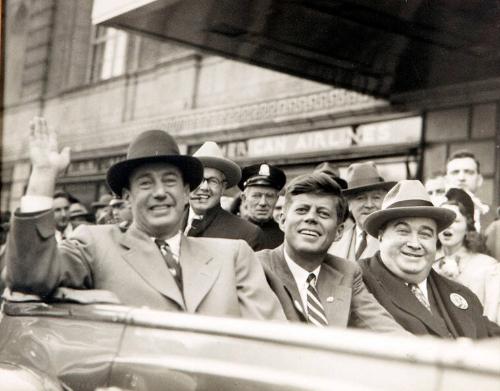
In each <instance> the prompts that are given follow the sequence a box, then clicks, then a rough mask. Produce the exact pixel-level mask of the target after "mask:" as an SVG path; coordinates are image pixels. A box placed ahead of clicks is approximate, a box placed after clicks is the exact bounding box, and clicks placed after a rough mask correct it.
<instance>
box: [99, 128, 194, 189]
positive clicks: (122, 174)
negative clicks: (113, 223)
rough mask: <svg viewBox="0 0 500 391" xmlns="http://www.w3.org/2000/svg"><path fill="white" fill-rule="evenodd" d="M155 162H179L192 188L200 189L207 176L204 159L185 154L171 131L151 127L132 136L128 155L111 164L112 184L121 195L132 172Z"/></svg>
mask: <svg viewBox="0 0 500 391" xmlns="http://www.w3.org/2000/svg"><path fill="white" fill-rule="evenodd" d="M155 162H164V163H168V164H171V165H173V166H176V167H177V168H178V169H179V170H180V171H181V173H182V176H183V178H184V181H185V182H186V183H188V184H189V188H190V189H191V190H194V189H196V188H197V187H198V185H199V184H200V183H201V180H202V179H203V165H202V164H201V162H200V161H199V160H198V159H196V158H195V157H192V156H188V155H181V154H180V152H179V147H178V146H177V143H176V142H175V140H174V138H173V137H172V136H171V135H170V134H168V133H167V132H165V131H163V130H147V131H145V132H143V133H141V134H139V135H138V136H137V137H136V138H135V139H134V140H132V142H131V143H130V146H129V148H128V151H127V158H126V159H125V160H123V161H121V162H118V163H116V164H114V165H112V166H111V167H110V168H109V170H108V173H107V176H106V180H107V182H108V185H109V187H110V188H111V190H113V192H114V193H116V194H117V195H118V196H120V197H121V195H122V190H123V188H126V187H128V186H129V182H128V179H129V175H130V174H131V172H132V171H133V170H134V169H135V168H137V167H139V166H141V165H143V164H145V163H155Z"/></svg>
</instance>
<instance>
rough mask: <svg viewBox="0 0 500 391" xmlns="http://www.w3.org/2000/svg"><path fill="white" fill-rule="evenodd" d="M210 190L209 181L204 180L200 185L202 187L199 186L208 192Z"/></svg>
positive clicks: (199, 187)
mask: <svg viewBox="0 0 500 391" xmlns="http://www.w3.org/2000/svg"><path fill="white" fill-rule="evenodd" d="M208 188H209V186H208V181H207V180H206V179H203V180H202V181H201V183H200V186H198V189H203V190H207V189H208Z"/></svg>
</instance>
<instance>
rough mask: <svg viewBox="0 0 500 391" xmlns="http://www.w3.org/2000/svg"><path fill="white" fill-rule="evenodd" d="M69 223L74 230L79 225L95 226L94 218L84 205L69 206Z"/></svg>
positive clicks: (77, 203) (74, 204) (76, 203)
mask: <svg viewBox="0 0 500 391" xmlns="http://www.w3.org/2000/svg"><path fill="white" fill-rule="evenodd" d="M69 222H70V224H71V226H72V228H73V229H76V227H78V226H79V225H81V224H95V216H94V214H93V213H89V211H88V210H87V208H86V207H85V206H84V205H82V204H80V203H79V202H75V203H73V204H71V205H70V206H69Z"/></svg>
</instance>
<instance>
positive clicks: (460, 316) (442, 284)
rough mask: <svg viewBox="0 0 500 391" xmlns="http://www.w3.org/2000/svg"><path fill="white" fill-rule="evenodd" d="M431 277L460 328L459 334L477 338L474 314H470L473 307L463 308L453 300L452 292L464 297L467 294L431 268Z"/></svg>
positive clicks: (454, 322)
mask: <svg viewBox="0 0 500 391" xmlns="http://www.w3.org/2000/svg"><path fill="white" fill-rule="evenodd" d="M429 279H431V280H432V286H433V288H434V289H435V290H436V291H437V292H436V293H437V294H438V295H439V298H440V299H441V301H442V303H443V306H444V307H445V310H446V312H447V313H448V315H449V317H450V318H451V320H452V322H453V325H454V326H455V328H457V329H459V330H457V331H458V333H459V335H460V336H462V337H469V338H477V328H476V325H475V324H474V321H473V319H472V318H473V315H472V316H470V315H469V313H470V311H471V308H466V309H461V308H459V307H457V306H456V305H455V304H453V302H452V301H451V295H452V294H458V295H460V296H462V297H464V296H466V294H464V293H462V292H461V291H460V290H457V289H453V287H452V286H450V285H449V284H448V282H447V280H446V279H444V278H443V277H441V276H440V275H439V274H437V273H436V272H435V271H434V270H431V273H430V274H429Z"/></svg>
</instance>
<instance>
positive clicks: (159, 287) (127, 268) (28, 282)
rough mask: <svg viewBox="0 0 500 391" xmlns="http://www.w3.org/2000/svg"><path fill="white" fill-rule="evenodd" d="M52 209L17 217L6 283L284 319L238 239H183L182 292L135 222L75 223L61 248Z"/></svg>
mask: <svg viewBox="0 0 500 391" xmlns="http://www.w3.org/2000/svg"><path fill="white" fill-rule="evenodd" d="M53 226H54V225H53V217H52V212H51V211H48V212H44V213H41V214H37V215H35V216H29V215H22V214H18V215H15V216H14V219H13V224H12V232H11V235H10V237H9V242H8V250H7V251H8V254H7V269H8V272H7V284H8V285H9V287H10V288H11V289H12V290H19V291H23V292H27V293H35V294H38V295H42V296H45V295H48V294H50V293H51V292H52V291H53V290H54V289H55V288H57V287H59V286H66V287H71V288H83V289H85V288H91V289H105V290H109V291H111V292H113V293H114V294H115V295H116V296H117V297H118V299H119V300H120V301H121V302H122V304H125V305H130V306H148V307H150V308H154V309H161V310H169V311H186V312H191V313H200V314H205V315H213V316H233V317H245V318H254V319H284V318H285V317H284V314H283V311H282V309H281V306H280V304H279V302H278V300H277V299H276V297H275V295H274V294H273V292H272V291H271V289H270V288H269V286H268V285H267V283H266V280H265V276H264V273H263V270H262V267H261V265H260V264H259V262H258V260H257V259H256V257H255V254H254V253H253V251H252V250H251V249H250V247H249V246H248V245H247V244H246V243H245V242H244V241H242V240H227V239H212V238H188V237H182V239H181V245H180V264H181V267H182V276H183V288H184V289H183V291H184V292H183V294H182V293H181V291H180V290H179V288H178V286H177V284H176V283H175V280H174V278H173V277H172V275H171V273H170V272H169V270H168V269H167V267H166V265H165V261H164V259H163V257H162V255H161V253H160V251H159V250H158V248H157V247H156V244H155V243H154V242H153V240H152V239H151V238H150V237H149V236H147V235H146V234H145V233H144V232H142V231H140V230H138V229H137V227H136V226H135V225H134V224H132V226H131V227H130V228H129V229H128V230H127V231H125V230H123V229H121V228H120V227H118V226H117V225H101V226H88V225H82V226H80V227H78V229H77V230H75V232H74V233H73V235H72V236H71V238H70V239H69V240H66V241H64V242H62V243H61V244H60V245H59V246H58V245H57V243H56V241H55V239H54V229H53V228H51V227H53Z"/></svg>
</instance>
